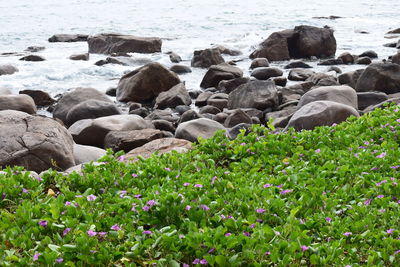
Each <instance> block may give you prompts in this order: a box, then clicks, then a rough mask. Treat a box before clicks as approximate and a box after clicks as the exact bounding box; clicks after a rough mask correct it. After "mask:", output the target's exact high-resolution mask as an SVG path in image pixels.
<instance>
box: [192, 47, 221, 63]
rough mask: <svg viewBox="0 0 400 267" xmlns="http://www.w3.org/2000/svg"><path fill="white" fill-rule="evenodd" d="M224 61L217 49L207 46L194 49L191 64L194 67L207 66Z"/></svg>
mask: <svg viewBox="0 0 400 267" xmlns="http://www.w3.org/2000/svg"><path fill="white" fill-rule="evenodd" d="M224 62H225V60H224V58H223V57H222V56H221V52H220V51H219V49H215V48H214V49H211V48H208V49H204V50H196V51H194V53H193V58H192V62H191V66H192V67H196V68H209V67H211V66H212V65H218V64H221V63H224Z"/></svg>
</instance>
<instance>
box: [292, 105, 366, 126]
mask: <svg viewBox="0 0 400 267" xmlns="http://www.w3.org/2000/svg"><path fill="white" fill-rule="evenodd" d="M350 116H355V117H359V114H358V112H357V110H355V109H354V108H352V107H351V106H349V105H344V104H340V103H336V102H331V101H315V102H311V103H309V104H307V105H305V106H302V107H301V108H300V109H299V110H297V111H296V112H295V113H294V114H293V116H292V118H291V119H290V120H289V123H288V125H287V127H286V128H290V127H293V128H294V129H295V130H296V131H300V130H312V129H314V128H315V127H317V126H331V125H332V124H334V123H337V124H338V123H341V122H343V121H345V120H346V119H347V118H348V117H350Z"/></svg>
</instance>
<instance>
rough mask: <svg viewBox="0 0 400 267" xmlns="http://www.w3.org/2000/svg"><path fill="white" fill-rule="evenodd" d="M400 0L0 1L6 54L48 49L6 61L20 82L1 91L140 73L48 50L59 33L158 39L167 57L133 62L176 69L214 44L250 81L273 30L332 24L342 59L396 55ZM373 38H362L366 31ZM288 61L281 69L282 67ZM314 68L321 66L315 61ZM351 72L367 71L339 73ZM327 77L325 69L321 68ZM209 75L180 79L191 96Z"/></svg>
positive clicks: (68, 48)
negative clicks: (175, 57)
mask: <svg viewBox="0 0 400 267" xmlns="http://www.w3.org/2000/svg"><path fill="white" fill-rule="evenodd" d="M398 7H399V3H398V0H382V1H376V0H354V1H348V0H325V1H316V0H301V1H299V0H280V1H270V0H247V1H243V0H219V1H213V0H146V1H138V0H108V1H104V0H86V1H81V0H64V1H55V0H29V1H28V0H16V1H6V0H0V14H1V16H0V54H1V53H6V52H23V50H24V49H25V48H26V47H28V46H32V45H38V46H45V47H46V49H45V50H44V51H40V52H38V53H36V54H38V55H41V56H43V57H45V58H46V61H44V62H24V61H19V60H18V59H19V58H20V57H21V56H0V64H5V63H11V64H13V65H15V66H16V67H18V69H19V72H18V73H16V74H14V75H3V76H0V87H7V88H10V89H11V90H12V91H13V92H14V93H18V91H19V90H23V89H33V90H44V91H47V92H49V93H50V94H51V95H53V96H54V95H56V94H59V93H63V92H65V91H67V90H68V89H71V88H74V87H93V88H97V89H99V90H101V91H105V90H106V89H107V88H110V87H115V86H116V85H117V84H118V80H119V78H120V77H121V75H123V73H124V72H126V71H129V70H132V69H135V68H136V67H139V66H140V65H137V66H120V65H111V64H108V65H104V66H101V67H99V66H95V65H94V63H95V62H96V61H98V60H100V59H105V58H106V56H105V55H90V56H91V58H90V60H89V61H87V62H85V61H72V60H69V59H68V57H69V56H70V55H72V54H77V53H84V52H87V49H88V48H87V44H86V43H85V42H80V43H49V42H48V41H47V39H48V38H49V37H50V36H52V35H53V34H59V33H82V34H97V33H102V32H119V33H124V34H133V35H137V36H156V37H160V38H162V39H163V46H162V53H157V54H153V55H145V54H132V56H133V57H134V58H137V59H141V58H148V59H151V60H153V61H158V62H160V63H162V64H164V65H166V66H171V65H172V63H171V62H170V61H169V57H168V55H166V54H165V53H166V52H168V51H174V52H176V53H178V54H179V55H180V56H181V57H182V59H183V60H184V61H183V62H182V64H186V65H189V66H190V59H191V57H192V54H193V51H194V50H195V49H203V48H208V47H211V46H212V45H214V44H220V45H225V46H227V47H231V48H235V49H239V50H241V51H242V53H243V55H241V56H236V57H225V59H226V60H231V59H237V60H241V61H239V62H238V66H239V67H241V68H242V69H243V71H244V73H245V75H249V70H248V68H249V65H250V60H249V59H248V55H249V54H250V53H251V52H252V51H253V50H254V48H255V47H256V46H257V45H258V44H259V43H260V42H261V41H262V40H264V39H265V38H267V37H268V35H269V34H270V33H272V32H274V31H279V30H283V29H289V28H293V27H294V26H296V25H301V24H303V25H313V26H319V27H322V26H324V25H329V26H330V27H332V28H333V29H334V30H335V37H336V40H337V44H338V50H337V55H339V54H340V53H342V52H344V51H349V52H351V53H354V54H359V53H361V52H363V51H365V50H370V49H372V50H374V51H376V52H377V53H378V55H379V59H378V60H382V59H384V58H387V57H388V56H389V55H392V54H394V53H395V50H394V49H393V48H386V47H383V44H385V43H388V42H393V41H395V40H397V39H388V37H390V36H385V33H386V32H387V31H388V30H390V29H393V28H398V27H400V24H399V21H398ZM330 15H335V16H340V17H342V18H340V19H336V20H329V19H316V18H314V17H321V16H330ZM363 31H364V32H368V34H363V33H361V32H363ZM285 63H287V62H275V63H273V64H272V65H273V66H280V67H281V66H283V65H284V64H285ZM312 64H313V65H316V62H312ZM340 67H341V68H342V69H344V70H345V71H346V70H351V69H357V68H362V67H363V66H340ZM316 68H317V69H318V70H320V71H325V70H326V67H322V66H320V67H316ZM204 73H205V70H202V69H193V72H192V73H191V74H185V75H181V76H180V77H181V80H183V81H185V82H186V87H187V88H188V89H198V88H199V84H200V81H201V79H202V77H203V75H204Z"/></svg>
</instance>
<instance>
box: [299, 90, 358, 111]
mask: <svg viewBox="0 0 400 267" xmlns="http://www.w3.org/2000/svg"><path fill="white" fill-rule="evenodd" d="M320 100H325V101H331V102H336V103H341V104H344V105H348V106H351V107H353V108H354V109H357V108H358V102H357V94H356V91H355V90H354V89H353V88H351V87H349V86H347V85H341V86H321V87H318V88H315V89H312V90H310V91H308V92H307V93H305V94H304V95H303V96H302V97H301V99H300V101H299V104H298V105H297V107H298V108H301V107H303V106H305V105H307V104H308V103H311V102H314V101H320Z"/></svg>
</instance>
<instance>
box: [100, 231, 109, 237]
mask: <svg viewBox="0 0 400 267" xmlns="http://www.w3.org/2000/svg"><path fill="white" fill-rule="evenodd" d="M98 234H99V236H101V237H104V236H106V235H107V232H99V233H98Z"/></svg>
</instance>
